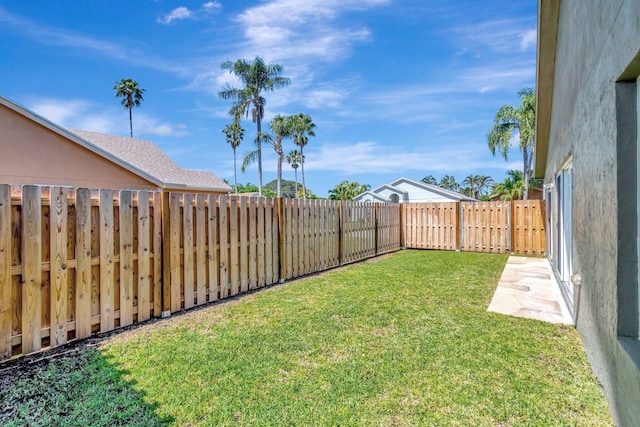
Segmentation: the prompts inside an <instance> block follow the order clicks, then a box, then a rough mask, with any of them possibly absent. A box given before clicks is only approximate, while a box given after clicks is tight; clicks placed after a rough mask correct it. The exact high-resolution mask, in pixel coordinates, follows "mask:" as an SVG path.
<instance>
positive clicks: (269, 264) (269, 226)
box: [264, 199, 277, 285]
mask: <svg viewBox="0 0 640 427" xmlns="http://www.w3.org/2000/svg"><path fill="white" fill-rule="evenodd" d="M273 201H274V200H273V199H265V209H264V224H265V231H264V239H265V243H264V245H265V251H264V266H265V284H267V285H271V284H273V283H274V282H275V281H274V279H273V270H274V268H273V230H274V224H273ZM276 230H277V227H276Z"/></svg>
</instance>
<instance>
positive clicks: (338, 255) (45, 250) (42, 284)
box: [0, 185, 400, 360]
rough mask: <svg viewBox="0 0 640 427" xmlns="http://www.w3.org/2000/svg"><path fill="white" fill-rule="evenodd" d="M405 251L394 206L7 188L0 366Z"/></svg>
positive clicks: (0, 192) (0, 255) (0, 215)
mask: <svg viewBox="0 0 640 427" xmlns="http://www.w3.org/2000/svg"><path fill="white" fill-rule="evenodd" d="M398 249H400V210H399V209H398V205H391V204H390V205H385V204H380V205H378V204H375V205H370V204H367V205H365V204H362V203H347V202H344V203H340V202H331V201H325V200H306V201H304V200H290V199H278V200H275V199H264V198H246V197H237V196H226V195H224V196H215V195H202V194H197V195H196V194H189V193H184V194H182V193H155V192H147V191H125V190H123V191H112V190H93V191H92V190H87V189H69V188H62V187H39V186H23V187H20V188H17V187H16V188H14V190H13V191H12V190H11V186H9V185H0V360H5V359H8V358H10V357H12V356H13V355H17V354H28V353H31V352H34V351H38V350H40V349H41V348H43V347H55V346H59V345H62V344H64V343H66V342H68V341H70V340H74V339H81V338H86V337H88V336H90V335H92V334H95V333H100V332H107V331H110V330H113V329H116V328H120V327H124V326H128V325H131V324H134V323H137V322H141V321H144V320H147V319H149V318H150V317H160V316H161V315H168V314H170V313H172V312H176V311H180V310H182V309H188V308H191V307H194V306H197V305H202V304H204V303H207V302H212V301H216V300H218V299H221V298H227V297H230V296H234V295H238V294H240V293H243V292H247V291H249V290H252V289H257V288H261V287H264V286H267V285H270V284H274V283H277V282H278V281H280V280H285V279H291V278H295V277H300V276H303V275H306V274H310V273H314V272H317V271H321V270H325V269H328V268H332V267H336V266H338V265H342V264H346V263H349V262H355V261H358V260H361V259H365V258H367V257H371V256H375V255H377V254H380V253H384V252H389V251H393V250H398Z"/></svg>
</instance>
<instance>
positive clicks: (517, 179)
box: [493, 169, 542, 200]
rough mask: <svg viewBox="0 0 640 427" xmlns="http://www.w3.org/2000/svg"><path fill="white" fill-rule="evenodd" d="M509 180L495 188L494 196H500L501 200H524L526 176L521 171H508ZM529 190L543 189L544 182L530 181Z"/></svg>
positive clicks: (506, 179)
mask: <svg viewBox="0 0 640 427" xmlns="http://www.w3.org/2000/svg"><path fill="white" fill-rule="evenodd" d="M507 175H508V176H507V178H505V180H504V181H502V182H500V183H498V184H496V185H494V186H493V195H494V196H495V195H498V196H500V200H514V199H522V198H523V197H524V187H525V185H524V184H525V183H524V175H523V174H522V171H520V170H513V169H512V170H509V171H507ZM527 184H528V187H529V188H540V187H542V180H539V179H530V180H529V182H528V183H527Z"/></svg>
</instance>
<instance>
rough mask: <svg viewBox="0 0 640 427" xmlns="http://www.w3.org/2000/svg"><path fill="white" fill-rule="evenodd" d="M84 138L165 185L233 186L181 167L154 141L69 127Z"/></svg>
mask: <svg viewBox="0 0 640 427" xmlns="http://www.w3.org/2000/svg"><path fill="white" fill-rule="evenodd" d="M69 131H71V132H73V133H75V134H76V135H78V136H79V137H81V138H84V139H86V140H87V141H89V142H90V143H92V144H94V145H97V146H98V147H100V148H102V149H103V150H105V151H107V152H109V153H111V154H113V155H114V156H116V157H119V158H121V159H122V160H124V161H125V162H127V163H130V164H131V165H133V166H135V167H136V168H138V169H140V170H142V171H144V172H146V173H148V174H149V175H151V176H153V177H155V178H157V179H158V180H160V181H162V182H163V183H164V184H165V187H166V188H170V189H171V188H180V187H183V186H186V187H190V188H194V189H200V190H217V191H223V192H227V191H230V190H231V187H229V185H227V183H225V182H224V181H223V180H221V179H220V178H218V177H217V176H215V175H214V174H212V173H211V172H205V171H196V170H189V169H183V168H181V167H180V166H179V165H178V164H177V163H176V162H174V161H173V160H172V159H171V158H170V157H169V156H168V155H167V154H166V153H165V152H164V151H162V150H161V149H160V147H158V146H157V145H156V144H154V143H153V142H151V141H145V140H142V139H132V138H127V137H122V136H116V135H107V134H104V133H98V132H91V131H87V130H80V129H69Z"/></svg>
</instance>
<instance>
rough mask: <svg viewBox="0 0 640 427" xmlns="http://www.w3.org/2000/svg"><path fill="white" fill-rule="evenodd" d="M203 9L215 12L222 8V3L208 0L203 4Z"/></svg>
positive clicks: (207, 11)
mask: <svg viewBox="0 0 640 427" xmlns="http://www.w3.org/2000/svg"><path fill="white" fill-rule="evenodd" d="M202 9H203V10H204V11H205V12H206V13H214V12H218V11H220V10H221V9H222V4H221V3H220V2H219V1H208V2H206V3H204V4H203V5H202Z"/></svg>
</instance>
